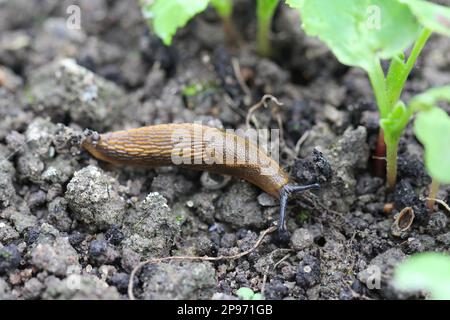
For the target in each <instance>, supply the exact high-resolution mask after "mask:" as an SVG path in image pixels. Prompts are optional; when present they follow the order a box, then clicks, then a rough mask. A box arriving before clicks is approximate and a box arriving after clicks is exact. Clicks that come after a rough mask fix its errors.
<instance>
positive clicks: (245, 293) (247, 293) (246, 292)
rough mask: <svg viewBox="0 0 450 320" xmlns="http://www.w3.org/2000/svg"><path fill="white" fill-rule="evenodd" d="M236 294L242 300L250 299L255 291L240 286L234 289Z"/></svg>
mask: <svg viewBox="0 0 450 320" xmlns="http://www.w3.org/2000/svg"><path fill="white" fill-rule="evenodd" d="M236 295H237V296H238V297H239V298H241V299H242V300H252V298H253V296H254V295H255V293H254V292H253V290H252V289H250V288H247V287H242V288H239V289H238V290H237V291H236Z"/></svg>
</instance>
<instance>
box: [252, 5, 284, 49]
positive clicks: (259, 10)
mask: <svg viewBox="0 0 450 320" xmlns="http://www.w3.org/2000/svg"><path fill="white" fill-rule="evenodd" d="M278 2H279V0H257V1H256V16H257V18H258V31H257V32H258V34H257V45H258V53H259V54H260V55H261V56H264V57H268V56H270V54H271V52H272V48H271V44H270V32H271V28H272V18H273V15H274V13H275V9H276V8H277V6H278Z"/></svg>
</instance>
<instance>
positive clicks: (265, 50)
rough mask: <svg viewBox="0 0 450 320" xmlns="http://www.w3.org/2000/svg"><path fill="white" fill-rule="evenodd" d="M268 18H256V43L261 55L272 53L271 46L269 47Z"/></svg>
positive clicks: (269, 25) (269, 24)
mask: <svg viewBox="0 0 450 320" xmlns="http://www.w3.org/2000/svg"><path fill="white" fill-rule="evenodd" d="M270 28H271V23H270V20H269V21H266V20H263V19H259V20H258V32H257V35H256V43H257V46H258V53H259V55H261V56H263V57H269V56H270V55H271V53H272V48H271V47H270Z"/></svg>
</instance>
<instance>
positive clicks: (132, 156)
mask: <svg viewBox="0 0 450 320" xmlns="http://www.w3.org/2000/svg"><path fill="white" fill-rule="evenodd" d="M82 147H83V148H84V149H86V150H87V151H88V152H89V153H90V154H92V155H93V156H94V157H95V158H97V159H100V160H103V161H106V162H109V163H113V164H118V165H134V166H136V165H137V166H146V167H158V166H173V165H175V166H180V167H183V168H188V169H194V170H205V171H209V172H214V173H219V174H226V175H231V176H234V177H238V178H242V179H244V180H246V181H248V182H250V183H252V184H254V185H256V186H258V187H259V188H260V189H262V190H264V191H265V192H267V193H268V194H270V195H272V196H274V197H276V198H278V199H280V224H279V228H280V230H282V229H283V228H284V216H285V208H286V201H287V197H288V195H289V194H290V193H292V192H297V191H302V190H306V189H310V188H317V187H318V185H317V184H314V185H309V186H293V185H290V184H289V183H288V182H289V176H288V175H287V174H286V172H285V171H284V170H283V169H282V168H280V166H279V165H278V163H277V162H276V161H275V160H273V159H272V158H271V157H269V156H268V155H267V153H265V152H264V150H262V149H261V148H258V147H257V146H256V145H254V144H253V143H252V142H250V141H249V139H246V138H243V137H241V136H238V135H235V134H234V133H229V132H226V131H223V130H219V129H217V128H212V127H208V126H203V125H201V124H194V123H183V124H161V125H154V126H147V127H142V128H137V129H130V130H123V131H116V132H111V133H105V134H97V133H96V132H92V131H89V132H88V133H87V134H86V138H85V139H84V141H83V142H82ZM283 230H284V229H283Z"/></svg>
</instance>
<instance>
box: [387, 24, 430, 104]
mask: <svg viewBox="0 0 450 320" xmlns="http://www.w3.org/2000/svg"><path fill="white" fill-rule="evenodd" d="M430 35H431V31H430V30H429V29H427V28H423V29H422V31H421V33H420V35H419V37H418V38H417V40H416V42H415V43H414V47H413V48H412V50H411V54H410V55H409V57H408V60H407V61H406V63H405V64H404V67H403V70H402V72H401V73H400V74H399V75H398V76H395V81H393V82H392V83H391V84H392V85H391V86H390V87H389V88H388V90H389V104H390V105H391V106H394V105H395V104H396V103H397V101H398V100H399V99H400V96H401V94H402V91H403V87H404V86H405V82H406V79H408V76H409V74H410V73H411V70H412V68H413V67H414V64H415V63H416V61H417V58H418V57H419V55H420V53H421V52H422V49H423V47H424V46H425V44H426V42H427V40H428V38H429V37H430ZM394 69H395V68H394ZM397 71H398V70H393V72H397ZM388 77H390V74H388Z"/></svg>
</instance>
